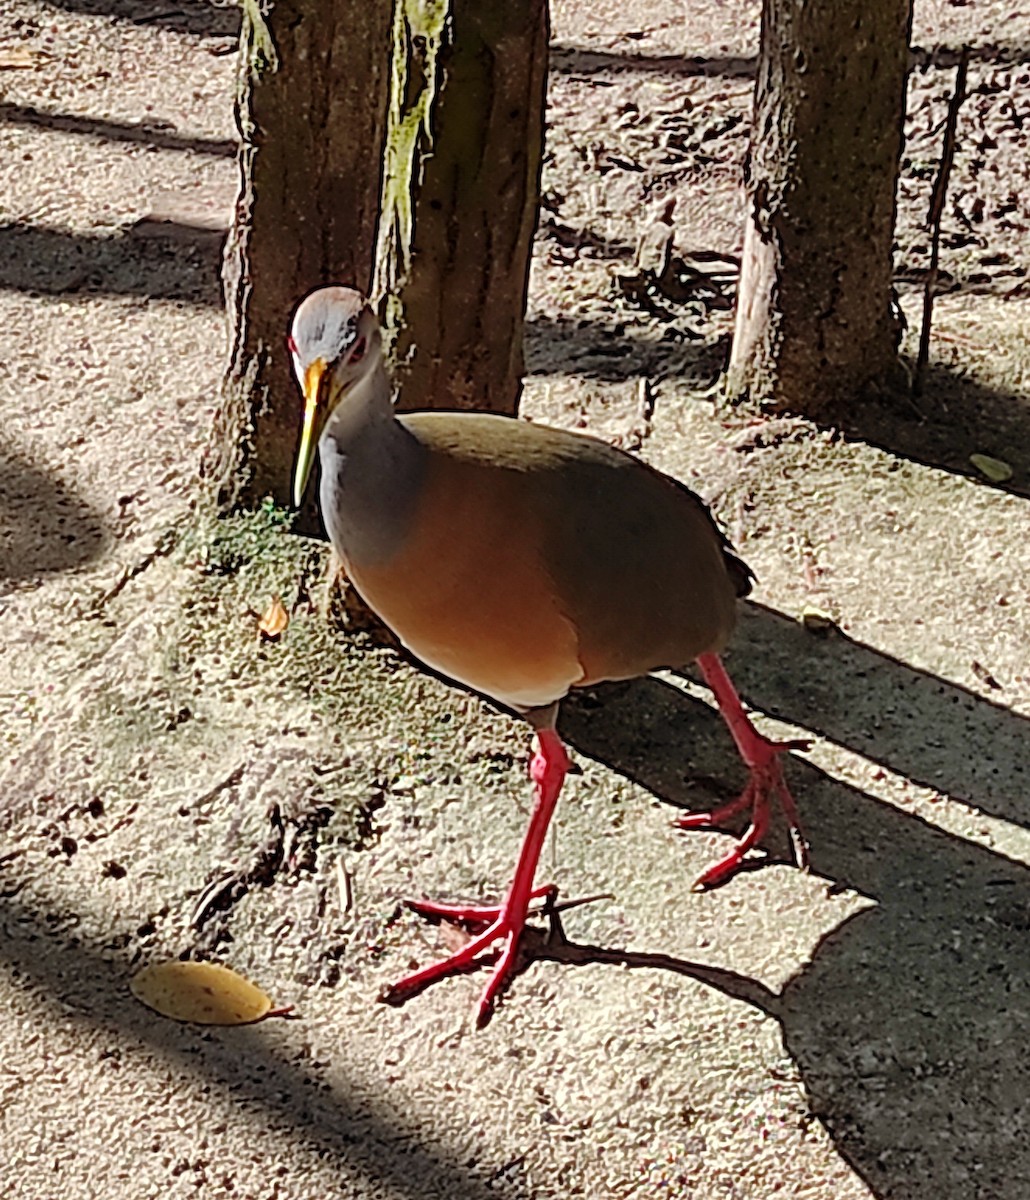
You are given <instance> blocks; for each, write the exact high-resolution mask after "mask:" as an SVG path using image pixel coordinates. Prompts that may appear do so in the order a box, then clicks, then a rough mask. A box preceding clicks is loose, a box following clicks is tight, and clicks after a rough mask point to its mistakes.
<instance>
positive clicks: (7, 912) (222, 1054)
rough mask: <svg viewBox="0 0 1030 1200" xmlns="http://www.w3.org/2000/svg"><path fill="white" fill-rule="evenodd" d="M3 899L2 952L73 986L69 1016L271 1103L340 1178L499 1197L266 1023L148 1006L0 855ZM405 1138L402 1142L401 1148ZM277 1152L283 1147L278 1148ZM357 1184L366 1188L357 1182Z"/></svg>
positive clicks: (124, 971)
mask: <svg viewBox="0 0 1030 1200" xmlns="http://www.w3.org/2000/svg"><path fill="white" fill-rule="evenodd" d="M0 900H2V907H0V929H2V938H0V956H2V957H3V959H4V960H5V961H6V962H7V963H9V964H10V966H11V968H12V969H13V972H14V974H15V976H16V977H17V976H20V977H22V978H23V979H26V980H31V981H32V982H33V983H34V984H36V985H37V986H41V987H42V988H43V989H44V990H45V991H46V992H48V993H52V994H53V995H56V996H60V997H68V996H74V1007H73V1008H72V1006H66V1011H67V1009H68V1008H71V1010H72V1011H71V1015H70V1016H69V1017H68V1018H67V1019H68V1020H69V1023H72V1024H80V1025H85V1026H87V1027H89V1028H90V1029H94V1030H100V1031H101V1032H105V1033H108V1034H109V1035H110V1036H111V1037H112V1038H113V1039H114V1038H117V1039H119V1041H120V1042H121V1043H122V1044H123V1045H124V1044H125V1043H126V1042H128V1043H129V1045H130V1046H132V1045H133V1044H135V1045H136V1046H145V1047H149V1048H150V1049H151V1050H153V1051H156V1052H157V1054H158V1056H159V1057H160V1058H162V1059H165V1060H168V1059H170V1060H172V1061H174V1062H175V1063H176V1064H177V1068H178V1069H179V1070H181V1071H186V1072H189V1073H192V1074H194V1075H197V1076H202V1077H204V1078H206V1079H209V1080H211V1082H212V1083H213V1084H214V1085H215V1086H216V1087H217V1088H219V1089H220V1090H221V1091H222V1092H223V1098H224V1099H225V1100H226V1101H231V1103H233V1104H234V1105H237V1106H239V1107H240V1108H241V1109H242V1110H244V1111H246V1110H247V1109H250V1108H254V1107H257V1108H258V1109H260V1110H261V1111H263V1112H265V1113H267V1114H268V1115H269V1116H270V1117H271V1118H272V1120H273V1121H274V1122H275V1123H276V1125H279V1126H281V1127H282V1128H283V1129H284V1130H285V1131H287V1132H282V1131H280V1132H279V1133H278V1135H277V1136H278V1137H279V1138H281V1139H283V1140H284V1141H286V1142H290V1141H295V1142H296V1143H297V1144H299V1145H300V1146H301V1147H303V1148H304V1149H305V1150H308V1151H310V1152H311V1153H313V1154H314V1155H315V1156H317V1157H318V1158H320V1159H325V1158H329V1159H331V1160H333V1161H334V1162H335V1163H337V1164H338V1165H339V1168H340V1171H341V1177H342V1180H343V1179H346V1178H347V1176H348V1175H353V1174H360V1175H361V1176H363V1177H364V1180H367V1181H368V1183H369V1184H370V1186H371V1189H372V1190H373V1191H375V1192H376V1194H379V1189H380V1188H383V1189H388V1190H389V1193H390V1195H396V1196H405V1197H410V1198H411V1200H423V1197H427V1196H431V1197H439V1198H440V1200H451V1198H452V1197H453V1200H491V1198H492V1197H496V1195H497V1193H496V1191H495V1190H494V1189H493V1188H492V1187H490V1186H489V1184H488V1183H487V1182H484V1181H481V1180H479V1179H477V1178H475V1177H474V1176H473V1175H470V1174H469V1171H468V1168H467V1167H466V1166H465V1165H464V1163H463V1159H464V1156H463V1155H462V1154H461V1152H460V1151H459V1150H457V1149H450V1148H448V1147H447V1145H446V1144H445V1140H444V1139H441V1141H440V1143H438V1144H431V1145H430V1144H425V1143H424V1142H423V1141H420V1139H419V1136H418V1132H417V1128H416V1126H415V1122H414V1121H412V1122H411V1124H410V1125H409V1126H408V1127H407V1128H405V1122H404V1120H403V1118H402V1117H400V1116H399V1115H398V1114H397V1113H395V1112H390V1111H388V1109H387V1107H386V1106H385V1105H383V1104H377V1103H376V1101H375V1100H369V1101H367V1102H366V1101H362V1100H359V1099H358V1098H357V1097H356V1096H355V1095H354V1094H352V1093H351V1092H349V1091H348V1090H346V1089H342V1088H339V1087H337V1088H331V1087H329V1086H327V1085H326V1084H324V1083H323V1082H321V1081H319V1080H317V1079H314V1078H311V1077H310V1076H309V1075H308V1074H307V1073H306V1072H305V1070H304V1069H303V1067H298V1066H294V1065H292V1064H291V1063H288V1062H285V1061H284V1060H283V1058H282V1057H281V1055H280V1052H279V1051H278V1050H277V1049H276V1047H275V1046H274V1045H271V1044H269V1043H270V1039H269V1038H268V1037H266V1036H265V1030H260V1031H259V1030H258V1029H257V1028H256V1027H255V1026H242V1027H239V1028H235V1029H232V1028H230V1029H207V1030H205V1029H198V1028H196V1027H189V1026H183V1025H177V1024H175V1023H173V1022H171V1021H166V1020H163V1019H160V1018H157V1017H155V1016H154V1015H153V1014H151V1013H148V1012H147V1011H146V1010H145V1009H143V1008H142V1007H141V1006H140V1005H139V1004H138V1003H137V1002H136V1001H135V1000H133V999H132V998H131V996H130V995H129V991H128V975H129V970H128V964H127V963H126V962H125V961H124V959H123V958H122V957H121V955H120V954H117V955H115V956H114V959H113V961H112V957H111V955H110V954H109V953H107V952H101V951H100V950H98V949H92V948H90V947H89V946H87V945H85V944H83V942H82V941H81V940H80V939H78V938H76V937H75V936H74V935H69V933H68V932H67V930H68V929H69V927H70V926H71V927H73V926H74V925H75V923H76V922H75V919H74V917H75V915H74V914H72V913H67V914H61V913H55V912H38V911H36V910H35V908H34V907H31V906H28V905H24V904H22V903H21V902H20V901H19V900H18V899H17V898H16V897H12V896H11V894H10V889H9V890H8V891H7V892H6V893H5V891H4V889H3V867H2V861H0ZM115 944H118V943H117V941H116V943H115ZM127 1127H128V1126H127ZM401 1143H406V1144H407V1147H408V1148H407V1149H400V1148H399V1147H400V1145H401ZM274 1153H275V1155H276V1158H277V1159H279V1158H280V1157H285V1155H284V1154H283V1151H282V1149H281V1148H280V1149H278V1150H276V1151H274ZM342 1180H341V1181H342ZM359 1188H360V1194H362V1195H363V1194H365V1192H364V1187H363V1186H362V1185H361V1183H360V1182H359ZM341 1194H342V1193H341ZM348 1194H358V1193H357V1192H355V1193H349V1192H348Z"/></svg>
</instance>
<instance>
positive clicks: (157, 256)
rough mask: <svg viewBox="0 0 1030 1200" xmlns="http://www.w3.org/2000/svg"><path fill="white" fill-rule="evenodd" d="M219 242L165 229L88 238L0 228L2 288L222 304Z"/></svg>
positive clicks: (200, 232) (202, 233)
mask: <svg viewBox="0 0 1030 1200" xmlns="http://www.w3.org/2000/svg"><path fill="white" fill-rule="evenodd" d="M221 240H222V239H221V237H220V236H218V237H212V233H211V230H210V229H207V228H200V227H197V228H193V227H192V226H187V225H172V224H169V225H168V230H167V233H165V234H163V235H161V236H155V235H154V234H153V233H148V235H147V236H146V237H141V238H134V237H132V236H131V235H126V234H116V235H114V236H112V237H90V236H86V235H84V234H75V233H65V232H62V231H61V230H57V229H46V228H41V227H39V226H24V225H6V226H0V287H4V288H15V289H17V290H18V291H23V292H28V293H30V294H32V293H36V294H41V295H51V296H66V295H94V296H108V295H117V296H125V295H135V296H153V297H155V298H160V299H163V300H185V301H189V302H190V303H193V304H216V305H221V304H222V286H221V282H220V278H219V272H220V269H221V260H222V255H221V245H220V243H221Z"/></svg>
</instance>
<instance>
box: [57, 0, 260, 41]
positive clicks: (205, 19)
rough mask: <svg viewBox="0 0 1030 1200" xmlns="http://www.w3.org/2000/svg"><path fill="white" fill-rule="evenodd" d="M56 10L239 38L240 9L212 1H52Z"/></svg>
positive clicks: (205, 35)
mask: <svg viewBox="0 0 1030 1200" xmlns="http://www.w3.org/2000/svg"><path fill="white" fill-rule="evenodd" d="M49 2H50V4H51V5H52V6H53V7H54V8H63V9H65V11H67V12H71V13H82V14H84V15H85V16H91V17H114V19H115V20H116V21H127V22H129V23H131V24H133V25H153V26H154V27H155V28H157V29H168V30H171V31H172V32H173V33H187V34H192V35H193V36H195V37H236V36H237V35H238V34H239V32H240V10H239V8H237V7H236V5H234V4H233V5H229V4H225V5H222V4H212V3H209V0H173V2H172V3H169V2H168V0H49Z"/></svg>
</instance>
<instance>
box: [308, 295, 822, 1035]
mask: <svg viewBox="0 0 1030 1200" xmlns="http://www.w3.org/2000/svg"><path fill="white" fill-rule="evenodd" d="M289 347H290V352H291V354H292V356H293V365H294V369H295V371H296V374H297V378H298V380H299V381H300V385H301V388H302V389H303V392H304V401H305V409H304V425H303V432H302V435H301V443H300V449H299V451H298V455H297V462H296V471H295V476H294V500H295V502H296V503H297V504H298V505H299V504H300V502H301V500H302V499H303V496H304V491H305V487H306V484H307V480H308V475H309V473H310V470H311V464H312V459H313V456H314V452H315V447H316V446H317V447H318V450H319V454H320V458H321V465H322V482H321V493H320V498H321V507H322V517H323V520H324V521H325V524H326V528H327V529H328V532H329V537H330V539H331V540H332V543H333V546H334V548H335V550H336V552H337V554H338V555H339V557H340V559H341V560H342V562H343V565H344V569H345V570H346V573H347V576H348V578H349V579H350V580H351V581H352V583H353V584H354V586H355V587H356V588H357V590H358V592H359V593H360V594H361V596H362V597H363V598H364V599H365V601H366V602H367V603H368V605H369V607H370V608H371V609H372V610H373V611H374V612H376V613H377V614H378V615H379V616H380V617H381V618H382V620H383V621H384V622H385V623H386V624H387V625H388V626H389V627H390V628H391V629H393V630H394V631H395V633H396V634H397V636H398V637H399V638H400V640H401V641H402V642H403V643H404V645H405V646H407V647H408V649H409V650H411V652H412V653H413V654H414V655H416V657H418V658H420V659H421V660H422V661H423V662H425V663H427V664H428V665H429V666H431V667H433V668H434V669H435V670H437V671H439V672H440V673H441V674H443V675H446V676H448V677H449V678H450V679H454V680H457V681H458V682H459V683H463V684H466V685H467V686H468V687H470V688H474V689H475V690H476V691H478V692H482V693H485V694H486V695H488V696H492V697H494V698H495V699H496V700H497V701H498V702H499V703H500V704H503V705H505V706H506V707H508V708H510V709H514V710H516V711H517V712H519V713H521V714H522V715H524V716H525V717H526V719H527V720H528V721H529V722H530V724H531V725H532V726H533V728H534V730H535V732H536V746H535V749H534V753H533V756H532V759H531V762H530V775H531V777H532V781H533V792H534V807H533V813H532V817H531V819H530V822H529V828H528V830H527V832H526V835H525V840H524V841H523V844H522V850H521V852H520V854H519V859H518V863H517V865H516V867H515V874H514V877H513V878H512V881H511V886H510V887H509V888H508V892H507V895H506V896H505V898H504V900H503V902H502V903H501V904H499V905H493V906H481V907H480V906H476V907H473V906H459V905H444V904H434V903H429V902H421V901H419V902H412V903H411V907H412V908H413V909H414V910H415V911H416V912H417V913H419V914H421V915H423V916H426V917H429V918H431V919H434V920H449V921H453V922H455V923H457V924H460V925H463V926H464V927H465V928H466V929H468V930H469V931H470V932H471V934H472V936H471V937H470V940H469V941H468V942H467V943H466V944H465V945H464V946H463V947H462V948H461V949H460V950H458V951H457V952H456V953H454V954H452V955H451V956H450V957H449V958H446V959H444V960H442V961H441V962H438V963H435V964H432V965H430V966H427V967H424V968H423V969H421V970H419V971H416V972H415V973H414V974H412V975H409V976H407V977H406V978H405V979H402V980H401V981H400V982H399V983H397V984H395V985H394V986H393V987H392V988H389V989H388V990H387V991H386V992H385V993H384V995H383V999H385V1000H387V1001H389V1002H392V1003H400V1002H402V1001H404V1000H406V999H407V998H409V997H410V996H412V995H414V994H415V993H416V992H419V991H422V990H423V989H424V988H425V987H427V986H428V985H429V984H431V983H433V982H435V981H436V980H438V979H441V978H443V977H444V976H447V975H450V974H453V973H454V972H456V971H461V970H467V969H468V968H469V967H470V966H471V965H473V964H474V962H475V960H477V959H479V958H489V957H490V956H494V957H495V958H496V961H495V963H494V967H493V970H492V973H491V975H490V978H489V980H488V982H487V985H486V988H485V990H484V991H483V994H482V997H481V999H480V1001H479V1008H478V1013H477V1023H478V1024H479V1025H480V1026H483V1025H485V1024H486V1022H487V1021H488V1020H489V1019H490V1016H491V1014H492V1012H493V1009H494V1005H495V1003H496V1000H497V997H498V995H499V993H500V992H501V991H502V989H503V988H504V986H505V984H506V981H507V980H508V978H509V977H510V975H511V972H512V970H513V968H514V966H515V962H516V954H517V950H518V943H519V938H520V935H521V933H522V930H523V928H524V926H525V921H526V916H527V912H528V908H529V905H530V903H531V902H532V901H533V900H534V899H536V898H539V897H541V896H544V895H546V894H548V893H549V892H552V891H553V889H550V888H547V887H539V886H534V884H535V875H536V868H537V863H538V860H539V858H540V851H541V847H542V846H543V842H544V837H545V835H546V833H547V828H548V824H549V822H550V820H551V815H552V813H553V811H554V806H555V803H556V801H557V799H558V793H559V791H560V789H561V786H562V781H563V779H564V777H565V773H566V771H567V769H568V766H569V759H568V757H567V755H566V752H565V748H564V746H563V745H562V742H561V739H560V738H559V737H558V734H557V732H556V729H555V721H556V717H557V713H558V704H559V702H560V701H561V699H562V697H563V696H565V695H566V693H567V692H568V691H569V690H570V689H571V688H577V687H588V686H589V685H591V684H595V683H598V682H600V681H602V680H612V679H631V678H634V677H635V676H638V675H644V674H646V673H647V672H648V671H651V670H654V669H656V668H659V667H671V668H677V667H683V666H685V665H686V664H688V663H690V662H693V661H694V660H696V661H697V663H698V666H699V667H700V669H701V672H702V674H703V675H704V678H705V680H706V682H707V683H708V685H709V686H710V687H711V688H712V691H713V692H714V693H715V698H716V700H717V702H718V705H719V709H720V711H721V712H722V715H723V717H724V718H725V720H726V723H727V724H728V725H729V727H730V732H731V733H732V735H733V739H734V741H735V742H736V744H737V748H738V750H739V751H740V754H741V755H742V757H743V759H744V762H745V764H746V765H747V768H748V771H749V773H750V778H749V781H748V785H747V787H746V788H745V790H744V792H743V793H742V794H741V796H740V797H739V799H737V800H735V801H733V802H732V803H730V804H726V805H723V806H722V807H721V808H718V809H715V810H714V811H712V812H708V813H702V814H696V815H690V816H687V817H683V818H681V819H680V820H679V821H678V822H677V823H678V824H679V825H680V826H682V827H684V828H699V827H710V826H713V825H718V824H720V823H722V822H723V821H725V820H726V819H727V818H730V817H732V816H734V815H735V814H737V813H740V812H742V811H744V810H746V809H750V813H751V824H750V826H749V828H748V829H747V831H746V833H745V834H744V836H743V837H742V838H741V839H740V840H739V841H738V842H737V843H736V844H735V846H734V847H733V849H732V850H731V851H730V852H729V853H728V854H727V855H726V856H725V857H724V858H723V859H721V860H720V861H719V862H717V863H715V865H714V866H712V867H710V868H709V869H708V870H707V871H706V872H705V873H704V874H703V875H702V876H701V878H700V879H699V880H698V881H697V884H696V886H697V887H700V888H706V887H711V886H713V885H715V884H717V883H721V882H722V881H724V880H725V879H727V878H728V877H729V876H730V875H731V874H733V873H734V872H735V871H736V870H737V868H738V867H739V866H740V865H741V863H742V862H743V860H744V856H745V855H746V854H747V852H748V851H749V850H750V849H751V847H753V846H754V845H755V844H756V843H757V842H758V841H759V839H760V838H761V837H762V835H763V834H764V832H765V830H766V828H767V827H768V824H769V814H770V806H771V802H772V801H773V800H774V799H775V800H778V801H779V803H780V805H781V806H782V808H783V811H784V813H785V815H786V818H787V820H788V822H789V824H790V827H791V832H792V834H793V835H794V844H795V847H796V854H797V857H798V859H799V865H802V866H803V865H805V860H806V850H805V842H804V838H803V836H802V834H801V831H800V826H799V822H798V816H797V811H796V809H795V806H794V801H793V799H792V797H791V795H790V792H789V791H788V790H787V786H786V784H785V782H784V779H783V772H782V768H781V765H780V756H781V755H782V754H783V752H784V751H786V750H788V749H791V748H793V747H796V746H798V745H799V744H798V743H782V742H773V741H770V740H769V739H768V738H766V737H764V736H763V735H762V734H761V733H759V732H758V731H757V730H756V729H755V728H754V726H753V725H752V724H751V722H750V720H749V719H748V717H747V715H746V713H745V712H744V709H743V706H742V705H741V702H740V700H739V698H738V696H737V694H736V692H735V690H734V688H733V685H732V683H731V682H730V679H729V676H728V675H727V674H726V671H725V669H724V668H723V665H722V663H721V661H720V659H719V657H718V654H719V651H720V650H722V648H723V647H724V646H725V644H726V642H727V640H728V639H729V637H730V634H731V633H732V631H733V626H734V621H735V615H736V611H735V610H736V605H737V599H738V597H740V596H743V595H746V594H747V592H748V591H749V590H750V579H751V576H750V572H749V570H748V568H747V567H746V566H745V565H744V564H743V563H742V562H741V561H740V559H739V558H737V557H736V556H735V555H734V553H733V551H732V549H731V547H730V545H729V543H728V542H727V540H726V538H725V537H724V536H723V535H722V533H721V532H720V530H719V528H718V527H717V525H716V524H715V521H714V520H713V519H712V517H711V515H710V514H709V513H708V510H707V509H706V508H705V507H704V505H703V504H702V502H701V501H700V500H699V499H698V498H697V497H696V496H695V495H694V494H693V493H692V492H690V491H688V490H687V488H685V487H684V486H683V485H682V484H680V483H678V482H677V481H676V480H675V479H671V478H670V477H669V476H667V475H663V474H661V473H660V472H658V471H656V470H653V469H652V468H651V467H649V466H647V465H646V464H644V463H642V462H640V460H639V459H636V458H633V457H632V456H631V455H629V454H626V453H624V452H622V451H620V450H616V449H614V448H613V447H611V446H609V445H607V444H605V443H604V442H601V441H598V440H597V439H595V438H592V437H588V436H585V435H583V434H579V433H571V432H568V431H566V430H562V429H550V428H547V427H545V426H541V425H532V424H529V423H527V422H525V421H518V420H512V419H510V418H507V417H501V416H496V415H489V414H479V413H469V412H460V413H453V412H420V413H404V414H397V413H396V412H395V411H394V408H393V399H392V388H391V384H390V379H389V376H388V375H387V372H386V368H385V366H384V363H383V357H382V344H381V337H380V331H379V325H378V322H377V321H376V317H375V315H374V313H373V312H372V310H371V308H370V307H369V305H368V303H367V302H366V300H365V298H364V297H363V296H362V295H361V294H360V293H358V292H355V291H352V290H351V289H349V288H343V287H324V288H320V289H319V290H317V291H315V292H313V293H312V294H311V295H309V296H308V297H307V298H306V299H305V300H304V301H303V302H302V303H301V304H300V306H299V307H298V309H297V312H296V314H295V316H294V318H293V326H292V331H291V334H290V338H289Z"/></svg>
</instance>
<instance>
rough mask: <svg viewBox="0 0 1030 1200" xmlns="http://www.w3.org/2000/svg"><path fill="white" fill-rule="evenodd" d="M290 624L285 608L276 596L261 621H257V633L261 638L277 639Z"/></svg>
mask: <svg viewBox="0 0 1030 1200" xmlns="http://www.w3.org/2000/svg"><path fill="white" fill-rule="evenodd" d="M289 623H290V614H289V613H288V612H287V611H286V606H285V605H284V604H283V602H282V601H281V600H280V599H279V597H278V596H276V597H275V598H274V599H273V600H272V601H271V603H270V604H269V605H268V607H267V608H266V609H265V611H264V613H263V614H262V617H261V620H260V621H258V633H260V634H261V636H262V637H266V638H273V639H274V638H277V637H278V636H279V635H280V634H281V633H283V632H284V631H285V629H286V626H287V625H289Z"/></svg>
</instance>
